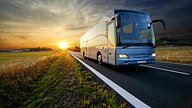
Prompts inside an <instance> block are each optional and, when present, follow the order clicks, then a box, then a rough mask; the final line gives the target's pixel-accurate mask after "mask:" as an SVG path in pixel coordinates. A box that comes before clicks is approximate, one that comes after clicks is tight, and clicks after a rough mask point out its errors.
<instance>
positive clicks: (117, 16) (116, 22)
mask: <svg viewBox="0 0 192 108" xmlns="http://www.w3.org/2000/svg"><path fill="white" fill-rule="evenodd" d="M114 19H115V24H116V27H117V28H119V27H121V17H120V15H119V14H116V15H115V16H113V17H111V19H110V21H113V20H114Z"/></svg>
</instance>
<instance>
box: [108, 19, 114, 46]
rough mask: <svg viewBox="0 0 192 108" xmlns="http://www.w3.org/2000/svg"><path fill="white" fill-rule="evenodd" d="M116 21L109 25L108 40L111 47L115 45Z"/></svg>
mask: <svg viewBox="0 0 192 108" xmlns="http://www.w3.org/2000/svg"><path fill="white" fill-rule="evenodd" d="M114 25H115V24H114V21H113V22H112V23H110V24H109V25H108V39H109V41H110V43H111V45H115V27H114Z"/></svg>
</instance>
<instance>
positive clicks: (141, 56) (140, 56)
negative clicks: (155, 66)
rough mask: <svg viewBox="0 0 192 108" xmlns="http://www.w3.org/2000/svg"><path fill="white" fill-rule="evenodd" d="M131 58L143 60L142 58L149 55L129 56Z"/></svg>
mask: <svg viewBox="0 0 192 108" xmlns="http://www.w3.org/2000/svg"><path fill="white" fill-rule="evenodd" d="M129 57H131V58H143V57H150V55H129Z"/></svg>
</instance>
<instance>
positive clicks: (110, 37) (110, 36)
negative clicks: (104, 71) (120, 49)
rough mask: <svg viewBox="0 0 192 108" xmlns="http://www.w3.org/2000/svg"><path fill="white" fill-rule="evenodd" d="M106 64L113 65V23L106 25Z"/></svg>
mask: <svg viewBox="0 0 192 108" xmlns="http://www.w3.org/2000/svg"><path fill="white" fill-rule="evenodd" d="M107 55H108V63H109V64H112V65H115V22H114V21H112V22H110V23H109V24H108V54H107Z"/></svg>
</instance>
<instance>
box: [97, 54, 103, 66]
mask: <svg viewBox="0 0 192 108" xmlns="http://www.w3.org/2000/svg"><path fill="white" fill-rule="evenodd" d="M97 61H98V63H99V64H102V55H101V54H100V53H99V54H98V55H97Z"/></svg>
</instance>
